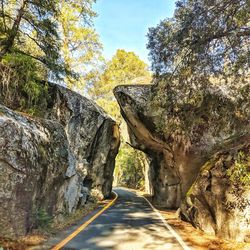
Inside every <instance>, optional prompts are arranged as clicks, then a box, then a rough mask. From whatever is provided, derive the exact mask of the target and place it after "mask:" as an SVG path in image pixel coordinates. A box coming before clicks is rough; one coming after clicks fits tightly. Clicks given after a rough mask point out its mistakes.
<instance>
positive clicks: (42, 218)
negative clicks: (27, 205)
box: [36, 208, 52, 230]
mask: <svg viewBox="0 0 250 250" xmlns="http://www.w3.org/2000/svg"><path fill="white" fill-rule="evenodd" d="M36 221H37V226H38V228H39V229H42V230H45V229H48V228H49V227H50V226H51V223H52V217H51V216H50V215H49V214H48V213H47V211H46V210H45V209H43V208H40V209H38V211H37V213H36Z"/></svg>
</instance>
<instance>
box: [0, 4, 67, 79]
mask: <svg viewBox="0 0 250 250" xmlns="http://www.w3.org/2000/svg"><path fill="white" fill-rule="evenodd" d="M58 15H59V9H58V1H56V0H53V1H48V0H45V1H27V0H24V1H13V0H6V1H2V4H1V6H0V20H1V21H0V23H2V26H3V27H2V29H1V30H0V33H1V37H2V38H3V39H1V42H0V60H2V59H3V57H4V56H5V55H6V54H10V53H15V54H22V55H27V56H30V57H31V58H33V59H35V60H36V61H39V62H40V63H42V64H43V66H44V67H45V68H47V69H48V70H49V71H50V72H51V73H53V76H54V77H56V78H60V77H61V75H63V74H70V73H71V72H68V71H67V70H66V68H65V65H64V62H63V61H62V60H61V55H60V46H61V44H60V37H59V34H58V24H57V21H56V20H57V16H58Z"/></svg>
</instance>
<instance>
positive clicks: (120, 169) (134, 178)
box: [114, 143, 146, 189]
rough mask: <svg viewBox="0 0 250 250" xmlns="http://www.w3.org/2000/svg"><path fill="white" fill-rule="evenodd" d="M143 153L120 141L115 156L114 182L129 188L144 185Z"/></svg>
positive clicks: (138, 187) (139, 187)
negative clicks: (120, 143) (118, 149)
mask: <svg viewBox="0 0 250 250" xmlns="http://www.w3.org/2000/svg"><path fill="white" fill-rule="evenodd" d="M145 161H146V159H145V155H144V154H143V153H142V152H140V151H138V150H136V149H133V148H132V147H130V146H128V145H127V144H124V143H122V145H121V147H120V151H119V153H118V155H117V157H116V167H115V172H114V175H115V178H116V182H117V183H116V184H117V185H121V186H126V187H129V188H136V189H141V188H143V187H144V170H145Z"/></svg>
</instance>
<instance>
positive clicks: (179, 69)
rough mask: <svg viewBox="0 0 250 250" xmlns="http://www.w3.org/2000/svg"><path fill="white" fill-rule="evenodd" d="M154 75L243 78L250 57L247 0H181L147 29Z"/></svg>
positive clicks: (248, 6) (249, 19) (249, 5)
mask: <svg viewBox="0 0 250 250" xmlns="http://www.w3.org/2000/svg"><path fill="white" fill-rule="evenodd" d="M148 38H149V42H148V48H149V49H150V57H151V59H152V62H153V69H154V71H155V73H156V76H163V75H168V74H172V75H173V76H178V77H181V78H184V79H185V78H192V79H195V78H197V77H199V78H202V77H203V78H204V77H205V78H209V77H210V78H211V77H215V78H219V77H220V78H223V79H225V80H230V79H231V80H232V78H234V79H235V78H237V79H240V80H241V81H243V80H246V76H247V75H249V63H250V61H249V58H250V46H249V43H250V2H249V1H248V0H211V1H208V0H198V1H197V0H180V1H177V3H176V10H175V14H174V17H173V18H171V19H165V20H164V21H162V22H161V23H160V24H159V25H158V26H157V27H156V28H151V29H150V30H149V34H148Z"/></svg>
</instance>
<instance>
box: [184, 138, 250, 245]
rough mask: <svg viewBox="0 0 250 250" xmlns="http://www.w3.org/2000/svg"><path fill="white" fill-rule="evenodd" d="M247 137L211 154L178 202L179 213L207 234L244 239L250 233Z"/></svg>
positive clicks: (249, 172)
mask: <svg viewBox="0 0 250 250" xmlns="http://www.w3.org/2000/svg"><path fill="white" fill-rule="evenodd" d="M249 155H250V137H248V138H244V141H242V145H241V146H238V147H234V148H231V149H229V150H225V151H223V152H219V153H217V154H216V155H215V156H213V157H212V158H211V159H210V160H209V161H208V162H207V163H206V164H205V165H204V166H203V167H202V169H201V171H200V174H199V176H198V177H197V179H196V181H195V182H194V184H193V185H192V187H191V188H190V190H189V191H188V193H187V196H186V198H185V201H183V203H182V205H181V216H182V218H183V219H185V220H187V221H189V222H191V223H192V224H193V225H194V226H195V227H197V228H200V229H201V230H203V231H205V232H207V233H209V234H217V235H218V236H221V237H224V238H228V239H233V240H236V241H247V240H249V239H248V237H249V236H250V223H249V221H250V158H249Z"/></svg>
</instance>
